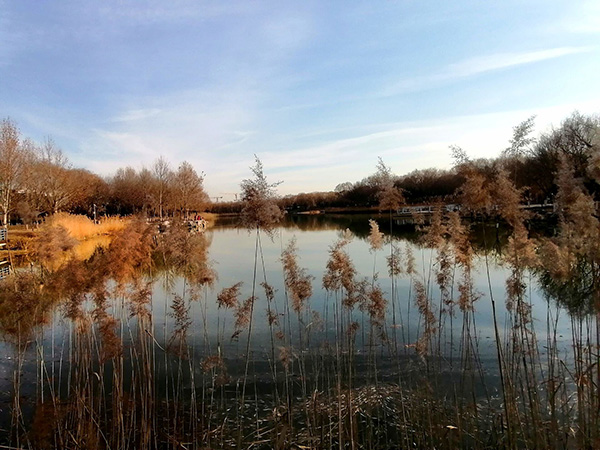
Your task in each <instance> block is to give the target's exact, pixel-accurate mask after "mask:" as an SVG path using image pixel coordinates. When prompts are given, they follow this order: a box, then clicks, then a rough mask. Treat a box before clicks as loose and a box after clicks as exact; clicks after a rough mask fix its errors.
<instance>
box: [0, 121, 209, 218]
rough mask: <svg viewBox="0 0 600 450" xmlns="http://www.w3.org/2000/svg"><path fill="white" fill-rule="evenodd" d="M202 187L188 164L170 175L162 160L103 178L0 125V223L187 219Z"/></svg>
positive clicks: (198, 204)
mask: <svg viewBox="0 0 600 450" xmlns="http://www.w3.org/2000/svg"><path fill="white" fill-rule="evenodd" d="M203 182H204V175H203V174H202V173H201V174H198V172H197V171H196V170H195V169H194V167H193V166H192V165H191V164H190V163H189V162H183V163H181V164H180V165H179V167H178V168H177V169H176V170H173V169H172V168H171V167H170V165H169V163H168V162H167V161H166V160H165V159H164V158H163V157H160V158H158V159H157V160H156V161H155V162H154V163H153V164H152V166H151V167H150V168H142V169H139V170H136V169H134V168H132V167H125V168H119V169H118V170H117V171H116V173H115V174H114V175H113V176H111V177H107V178H103V177H101V176H99V175H97V174H94V173H92V172H90V171H89V170H85V169H80V168H75V167H73V166H72V164H71V163H70V162H69V159H68V158H67V156H66V155H65V154H64V152H63V151H62V150H61V149H60V148H59V147H58V146H57V145H56V144H55V143H54V141H53V140H52V139H50V138H47V139H45V140H44V142H42V143H41V144H38V143H35V142H34V141H32V140H31V139H29V138H27V137H24V136H22V135H21V132H20V130H19V128H18V127H17V125H16V123H15V122H14V121H12V120H11V119H8V118H6V119H3V120H2V122H1V124H0V213H1V217H0V219H1V220H2V224H7V223H8V222H9V221H10V220H13V221H16V220H20V221H22V222H23V223H26V224H29V223H33V222H35V221H37V220H39V219H40V217H43V216H45V215H48V214H54V213H57V212H59V211H67V212H72V213H79V214H86V215H89V216H93V215H95V214H108V215H113V214H121V215H126V214H135V213H144V214H146V215H151V216H157V217H161V218H163V217H165V216H168V215H174V214H179V215H181V216H184V217H187V216H188V215H189V214H190V213H193V212H195V211H202V210H204V208H205V207H206V205H207V204H208V202H209V199H208V196H207V194H206V192H205V191H204V186H203Z"/></svg>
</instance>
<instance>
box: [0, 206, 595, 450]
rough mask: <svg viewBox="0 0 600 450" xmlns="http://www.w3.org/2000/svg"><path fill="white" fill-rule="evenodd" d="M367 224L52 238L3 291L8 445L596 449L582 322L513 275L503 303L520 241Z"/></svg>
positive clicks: (435, 225)
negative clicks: (515, 282)
mask: <svg viewBox="0 0 600 450" xmlns="http://www.w3.org/2000/svg"><path fill="white" fill-rule="evenodd" d="M368 219H369V218H368V217H364V216H352V217H343V216H339V217H334V218H333V219H332V220H329V219H328V218H327V217H324V216H318V217H309V216H305V217H299V216H296V217H290V218H288V219H287V220H286V222H285V223H284V226H282V227H280V228H277V230H276V232H275V233H274V234H273V235H272V239H271V238H270V237H269V236H261V238H260V239H259V240H258V241H257V240H256V239H255V234H254V233H249V232H248V231H246V230H244V229H238V228H236V227H234V226H232V225H231V224H229V223H227V222H224V223H221V224H219V223H217V225H216V226H215V227H214V228H212V229H210V230H209V231H207V232H206V233H205V234H196V235H193V234H189V233H188V232H187V229H184V228H179V227H177V226H175V227H173V228H172V229H171V230H170V231H169V232H168V233H165V234H161V235H156V234H155V233H154V232H153V230H152V229H151V228H150V227H148V226H147V225H146V224H145V223H144V222H140V221H131V222H129V223H128V224H127V226H125V227H123V229H122V230H118V231H117V232H115V233H114V234H113V235H112V236H111V237H103V238H101V239H100V240H99V242H100V244H99V245H94V244H92V243H90V242H91V241H87V242H88V243H87V244H85V245H87V246H88V247H92V246H93V247H94V251H93V253H92V252H91V251H90V250H89V248H88V249H87V250H85V251H84V250H81V247H79V248H80V250H77V248H78V246H77V245H75V244H74V243H73V242H71V241H70V240H69V237H68V236H66V235H64V233H62V232H61V231H60V230H59V231H56V230H54V231H48V232H47V234H45V235H43V241H41V242H40V243H39V245H38V248H37V253H36V257H37V262H36V264H35V265H34V266H33V267H30V268H23V269H21V270H19V271H18V272H17V273H16V274H15V276H14V277H12V278H10V279H8V280H6V281H5V282H3V283H2V285H1V295H2V297H1V304H0V327H1V330H2V334H3V337H4V340H5V344H3V346H2V351H3V355H4V357H3V358H2V365H1V366H0V368H1V370H2V373H3V374H4V378H3V381H2V392H3V393H4V397H3V398H2V400H3V401H4V407H3V408H2V410H3V413H2V428H3V430H5V431H4V432H3V434H2V439H3V442H5V443H6V444H7V445H15V446H17V447H32V448H99V447H106V448H146V447H152V448H170V447H173V448H181V447H185V448H204V447H211V448H212V447H248V446H250V445H255V446H259V445H268V446H272V447H276V448H289V446H290V445H302V446H306V447H318V448H333V447H338V446H339V445H341V444H340V443H350V444H352V445H356V446H366V447H371V448H386V445H387V443H389V442H394V443H396V444H395V445H398V446H405V447H409V446H415V445H416V446H417V447H428V446H436V447H440V448H441V447H445V448H455V447H457V446H467V447H479V448H485V447H486V446H488V445H489V443H490V439H498V441H495V442H504V444H505V446H507V447H514V446H520V445H521V444H524V443H528V444H530V445H532V446H534V447H535V446H539V447H543V446H545V445H546V444H548V443H550V442H554V443H556V442H560V443H565V444H568V443H569V442H572V443H585V442H591V441H590V440H591V439H593V438H594V436H595V433H596V432H595V431H594V430H593V425H594V424H595V423H596V421H597V417H595V416H594V410H593V408H594V407H595V406H594V405H597V404H598V399H597V388H598V384H597V383H596V381H595V378H594V377H595V376H596V375H597V365H596V366H595V365H594V358H597V355H596V356H594V353H593V352H594V350H593V349H594V348H596V349H597V347H594V346H595V345H597V342H598V340H597V332H598V328H597V323H596V318H595V317H596V316H594V311H595V310H593V308H592V310H591V311H590V310H586V311H574V310H573V308H571V309H570V312H571V315H568V314H567V311H565V310H564V309H563V307H562V305H561V304H560V303H557V302H555V301H551V302H548V301H546V300H544V296H543V295H542V294H543V292H544V291H543V290H544V289H546V292H547V293H548V295H549V296H550V297H552V298H557V297H560V296H557V295H556V294H555V292H557V288H556V287H552V286H551V287H548V283H543V284H542V285H540V284H538V282H537V278H536V274H537V273H538V272H537V271H534V270H533V269H528V268H525V267H523V268H522V273H519V274H517V275H518V276H519V283H520V284H519V290H518V293H517V297H516V299H515V300H514V303H515V305H519V307H520V308H521V309H520V310H518V309H517V307H515V306H514V305H511V304H510V303H509V304H508V307H507V306H506V304H505V302H504V299H505V298H507V295H506V293H505V292H506V286H505V283H506V280H507V279H508V280H510V279H511V277H513V278H514V277H515V271H514V267H515V265H514V264H510V263H508V262H507V259H506V257H505V255H503V254H502V252H501V251H500V252H499V250H501V249H502V248H504V249H505V252H506V248H509V249H510V245H514V242H513V244H511V243H510V241H509V240H508V241H507V240H504V239H502V236H504V235H503V234H502V233H501V234H500V235H499V236H498V240H497V235H496V234H495V231H492V232H490V229H489V228H485V227H484V225H481V224H475V225H473V227H472V229H471V230H469V229H468V228H467V227H468V224H465V223H463V222H461V221H460V219H459V218H458V216H450V217H447V218H441V217H439V218H433V220H432V221H431V223H430V224H429V225H428V226H425V225H424V232H420V233H419V232H415V230H414V227H412V226H410V227H407V228H405V230H406V233H401V232H398V231H399V229H401V227H397V228H396V230H395V233H394V235H393V239H392V238H390V233H389V231H390V230H389V229H386V228H385V227H386V219H385V218H384V219H382V220H381V221H380V223H379V224H376V223H374V222H373V223H371V224H370V223H369V220H368ZM492 225H493V224H492ZM379 226H381V230H383V236H381V235H379V234H377V233H379V232H380V231H379ZM346 229H348V230H349V231H345V230H346ZM491 229H492V230H493V229H494V228H493V226H492V228H491ZM486 230H487V231H486ZM486 233H487V234H486ZM482 234H483V238H482ZM486 236H488V238H487V239H486ZM473 237H474V238H473ZM257 242H258V244H257ZM507 243H508V247H506V245H507ZM255 257H258V261H259V264H258V266H257V273H253V271H252V267H253V266H254V258H255ZM541 273H542V276H541V279H542V280H547V278H548V276H549V275H548V272H547V271H545V272H544V271H542V272H541ZM544 277H545V278H544ZM550 278H551V279H554V278H552V277H550ZM560 292H562V291H560ZM253 293H254V295H253ZM492 299H494V305H492V301H491V300H492ZM492 306H494V308H495V311H493V309H492ZM251 308H254V317H253V319H252V325H253V327H252V330H251V331H250V328H249V325H250V318H249V312H250V309H251ZM578 312H581V314H578ZM494 316H495V317H496V321H494ZM496 332H497V333H498V334H496ZM250 333H251V335H250V336H249V334H250ZM246 342H249V344H250V345H249V347H247V346H246ZM247 348H249V351H247ZM596 351H597V350H596ZM498 354H500V357H498ZM9 358H10V359H9ZM586 358H587V359H586ZM242 387H243V389H242ZM243 391H244V392H243ZM507 421H509V422H507ZM518 424H522V425H518ZM510 426H512V428H511V427H510ZM507 427H508V428H510V430H509V429H507ZM571 430H574V431H571ZM509 432H510V434H509ZM494 436H496V437H494ZM499 436H503V437H499ZM502 439H505V441H502ZM350 444H349V445H350ZM573 445H575V444H573Z"/></svg>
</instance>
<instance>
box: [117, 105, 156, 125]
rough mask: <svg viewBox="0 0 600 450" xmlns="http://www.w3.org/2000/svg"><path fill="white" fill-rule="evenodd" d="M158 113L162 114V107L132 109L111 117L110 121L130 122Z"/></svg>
mask: <svg viewBox="0 0 600 450" xmlns="http://www.w3.org/2000/svg"><path fill="white" fill-rule="evenodd" d="M157 114H160V109H158V108H147V109H133V110H130V111H125V112H124V113H122V114H121V115H119V116H117V117H114V118H113V119H110V121H112V122H130V121H135V120H142V119H148V118H150V117H153V116H156V115H157Z"/></svg>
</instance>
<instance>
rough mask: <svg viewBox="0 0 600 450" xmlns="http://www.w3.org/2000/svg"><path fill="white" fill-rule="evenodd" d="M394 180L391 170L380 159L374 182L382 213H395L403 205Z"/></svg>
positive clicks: (400, 193) (402, 198)
mask: <svg viewBox="0 0 600 450" xmlns="http://www.w3.org/2000/svg"><path fill="white" fill-rule="evenodd" d="M395 178H396V177H395V176H394V175H393V174H392V169H391V168H390V167H388V166H386V165H385V164H384V162H383V159H381V157H380V158H379V159H378V162H377V172H376V173H375V182H376V184H377V190H378V192H377V198H378V200H379V209H380V210H382V211H390V212H391V211H395V210H397V209H398V208H399V207H400V205H402V204H403V203H404V196H403V195H402V192H401V191H400V190H399V189H398V188H396V186H395V185H394V182H395Z"/></svg>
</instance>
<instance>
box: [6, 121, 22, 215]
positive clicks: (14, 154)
mask: <svg viewBox="0 0 600 450" xmlns="http://www.w3.org/2000/svg"><path fill="white" fill-rule="evenodd" d="M25 163H26V157H25V151H24V148H23V147H22V145H21V139H20V132H19V129H18V128H17V126H16V124H15V123H14V122H13V121H12V120H10V119H4V120H2V124H1V125H0V210H1V211H2V215H3V219H2V223H3V225H4V226H8V218H9V214H10V212H11V210H12V207H13V205H12V198H13V194H14V192H15V191H16V190H17V189H18V188H19V183H20V181H21V178H22V175H23V170H24V167H25Z"/></svg>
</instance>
